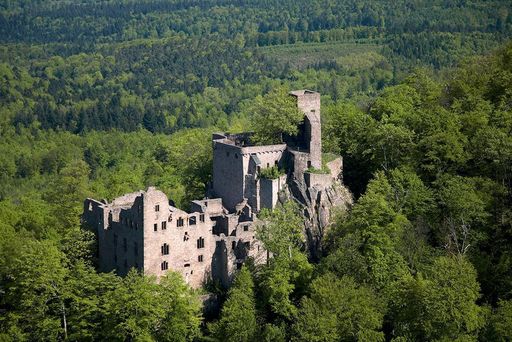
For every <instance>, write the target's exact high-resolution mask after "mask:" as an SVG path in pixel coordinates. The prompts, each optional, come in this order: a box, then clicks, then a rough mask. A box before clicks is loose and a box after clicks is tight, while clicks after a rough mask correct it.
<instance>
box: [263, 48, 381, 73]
mask: <svg viewBox="0 0 512 342" xmlns="http://www.w3.org/2000/svg"><path fill="white" fill-rule="evenodd" d="M381 48H382V45H380V44H378V43H376V42H358V43H355V42H351V43H346V42H325V43H297V44H288V45H275V46H265V47H260V48H259V50H260V51H261V52H262V53H263V54H264V55H266V56H267V57H270V58H275V59H276V60H277V61H278V62H280V63H283V64H286V63H289V64H290V67H291V68H292V69H304V68H306V67H308V66H310V65H312V64H316V63H319V62H327V61H337V60H339V59H340V58H341V57H346V56H351V55H362V54H368V53H375V54H378V53H379V52H380V50H381Z"/></svg>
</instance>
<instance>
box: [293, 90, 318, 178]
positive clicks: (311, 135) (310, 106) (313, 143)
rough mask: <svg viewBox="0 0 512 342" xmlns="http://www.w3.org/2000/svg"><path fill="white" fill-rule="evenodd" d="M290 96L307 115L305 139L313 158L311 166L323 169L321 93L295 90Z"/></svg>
mask: <svg viewBox="0 0 512 342" xmlns="http://www.w3.org/2000/svg"><path fill="white" fill-rule="evenodd" d="M290 95H292V96H294V97H295V98H296V99H297V107H298V108H299V109H300V110H302V111H303V112H304V114H305V115H306V117H305V119H304V139H305V143H306V147H307V148H308V150H309V154H310V157H311V166H312V167H314V168H316V169H321V168H322V124H321V121H320V93H317V92H316V91H311V90H294V91H292V92H290Z"/></svg>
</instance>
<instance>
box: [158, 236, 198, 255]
mask: <svg viewBox="0 0 512 342" xmlns="http://www.w3.org/2000/svg"><path fill="white" fill-rule="evenodd" d="M201 248H204V238H203V237H200V238H199V239H197V249H201ZM160 251H161V252H162V255H169V245H168V244H167V243H164V244H163V245H162V246H160Z"/></svg>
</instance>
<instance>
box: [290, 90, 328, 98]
mask: <svg viewBox="0 0 512 342" xmlns="http://www.w3.org/2000/svg"><path fill="white" fill-rule="evenodd" d="M288 94H290V95H292V96H297V97H299V96H303V95H316V94H320V93H319V92H317V91H314V90H309V89H298V90H292V91H290V92H289V93H288Z"/></svg>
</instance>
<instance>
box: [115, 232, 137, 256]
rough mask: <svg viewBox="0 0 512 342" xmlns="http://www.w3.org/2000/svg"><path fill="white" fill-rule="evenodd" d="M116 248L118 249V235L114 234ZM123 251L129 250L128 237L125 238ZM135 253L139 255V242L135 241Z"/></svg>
mask: <svg viewBox="0 0 512 342" xmlns="http://www.w3.org/2000/svg"><path fill="white" fill-rule="evenodd" d="M114 249H117V235H116V234H114ZM123 251H124V252H125V253H126V252H127V251H128V241H127V240H126V238H123ZM133 254H135V255H139V245H138V244H137V242H134V243H133Z"/></svg>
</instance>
